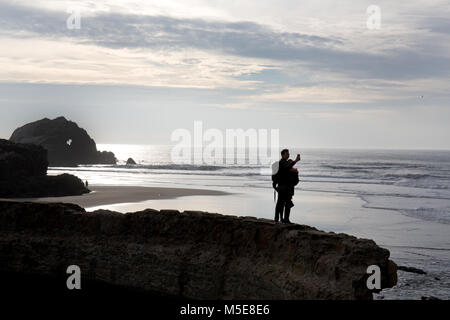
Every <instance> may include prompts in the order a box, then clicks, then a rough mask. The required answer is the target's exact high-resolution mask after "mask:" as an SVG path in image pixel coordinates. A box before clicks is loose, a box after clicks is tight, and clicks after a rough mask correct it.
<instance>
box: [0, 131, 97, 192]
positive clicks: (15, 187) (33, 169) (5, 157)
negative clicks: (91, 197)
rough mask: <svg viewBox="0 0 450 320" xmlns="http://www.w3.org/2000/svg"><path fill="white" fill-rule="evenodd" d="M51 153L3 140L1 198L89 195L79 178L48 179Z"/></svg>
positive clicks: (61, 176) (53, 177)
mask: <svg viewBox="0 0 450 320" xmlns="http://www.w3.org/2000/svg"><path fill="white" fill-rule="evenodd" d="M47 166H48V161H47V151H46V150H45V149H44V148H43V147H40V146H37V145H33V144H21V143H14V142H11V141H8V140H3V139H0V197H4V198H5V197H8V198H12V197H14V198H23V197H46V196H68V195H81V194H83V193H87V192H89V190H88V189H87V188H86V187H85V186H84V184H83V182H82V181H81V180H80V179H78V178H77V177H75V176H72V175H69V174H62V175H59V176H47Z"/></svg>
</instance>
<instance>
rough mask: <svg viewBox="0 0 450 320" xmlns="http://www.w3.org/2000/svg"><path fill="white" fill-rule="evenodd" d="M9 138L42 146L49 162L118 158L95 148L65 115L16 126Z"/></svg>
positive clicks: (112, 161)
mask: <svg viewBox="0 0 450 320" xmlns="http://www.w3.org/2000/svg"><path fill="white" fill-rule="evenodd" d="M10 140H11V141H13V142H18V143H31V144H35V145H40V146H42V147H44V148H45V149H46V150H47V151H48V161H49V165H50V166H76V165H78V164H115V163H116V161H117V160H116V158H115V156H114V154H113V153H112V152H100V151H97V146H96V144H95V141H94V140H93V139H92V138H91V137H90V136H89V135H88V133H87V132H86V130H84V129H82V128H80V127H78V125H77V124H76V123H75V122H72V121H68V120H66V118H64V117H59V118H56V119H53V120H50V119H47V118H45V119H42V120H39V121H35V122H32V123H28V124H26V125H24V126H22V127H20V128H18V129H16V130H15V131H14V132H13V134H12V135H11V138H10Z"/></svg>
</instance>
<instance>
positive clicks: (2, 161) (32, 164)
mask: <svg viewBox="0 0 450 320" xmlns="http://www.w3.org/2000/svg"><path fill="white" fill-rule="evenodd" d="M47 166H48V162H47V151H46V150H45V149H44V148H42V147H39V146H36V145H32V144H18V143H14V142H10V141H8V140H4V139H0V180H3V181H5V180H11V179H15V178H18V177H35V176H43V175H46V174H47Z"/></svg>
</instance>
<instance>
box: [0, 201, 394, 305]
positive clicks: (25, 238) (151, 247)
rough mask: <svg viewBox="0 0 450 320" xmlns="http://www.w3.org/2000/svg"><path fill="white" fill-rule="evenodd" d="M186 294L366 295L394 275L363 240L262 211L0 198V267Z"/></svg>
mask: <svg viewBox="0 0 450 320" xmlns="http://www.w3.org/2000/svg"><path fill="white" fill-rule="evenodd" d="M74 264H75V265H78V266H79V267H80V269H81V274H82V283H83V281H95V280H98V281H103V282H105V283H107V284H109V285H114V286H117V287H126V288H132V289H136V290H142V291H143V292H148V293H152V294H154V295H157V296H168V297H185V298H193V299H371V298H372V293H371V291H370V290H369V289H368V288H367V286H366V279H367V277H368V274H367V273H366V270H367V267H368V266H370V265H378V266H379V267H380V269H381V286H382V288H386V287H391V286H393V285H394V284H395V283H396V281H397V273H396V265H395V263H393V262H392V261H390V260H389V251H388V250H386V249H383V248H380V247H378V246H377V245H376V244H375V242H373V241H372V240H365V239H357V238H355V237H352V236H348V235H345V234H335V233H327V232H323V231H319V230H317V229H314V228H311V227H308V226H303V225H296V224H291V225H284V224H276V223H274V222H272V221H269V220H265V219H256V218H252V217H235V216H226V215H219V214H210V213H201V212H189V211H185V212H183V213H180V212H178V211H172V210H161V211H156V210H151V209H148V210H145V211H141V212H136V213H127V214H121V213H116V212H111V211H103V210H99V211H96V212H93V213H89V212H85V211H84V210H83V209H82V208H80V207H78V206H76V205H71V204H38V203H16V202H0V272H1V273H3V274H8V273H13V274H21V273H23V274H34V275H39V276H50V275H53V276H59V277H64V276H67V275H66V273H65V272H66V269H67V267H68V266H69V265H74Z"/></svg>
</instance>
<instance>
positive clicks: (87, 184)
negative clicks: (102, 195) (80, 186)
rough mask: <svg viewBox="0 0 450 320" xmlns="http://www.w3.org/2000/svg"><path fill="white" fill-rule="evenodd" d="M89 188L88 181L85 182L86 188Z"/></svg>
mask: <svg viewBox="0 0 450 320" xmlns="http://www.w3.org/2000/svg"><path fill="white" fill-rule="evenodd" d="M88 186H89V183H88V181H87V180H86V188H87V187H88Z"/></svg>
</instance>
